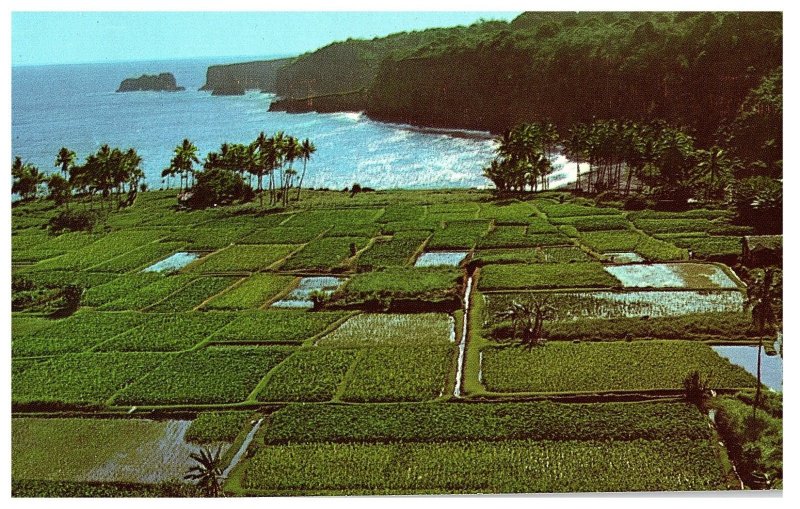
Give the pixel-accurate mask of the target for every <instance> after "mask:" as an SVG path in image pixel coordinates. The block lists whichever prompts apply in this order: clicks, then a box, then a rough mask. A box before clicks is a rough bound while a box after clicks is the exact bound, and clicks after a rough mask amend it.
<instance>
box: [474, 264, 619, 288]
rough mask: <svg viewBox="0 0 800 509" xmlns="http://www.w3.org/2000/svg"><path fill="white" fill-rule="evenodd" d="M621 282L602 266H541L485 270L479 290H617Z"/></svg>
mask: <svg viewBox="0 0 800 509" xmlns="http://www.w3.org/2000/svg"><path fill="white" fill-rule="evenodd" d="M618 286H620V282H619V280H617V279H616V278H615V277H613V276H611V275H610V274H609V273H607V272H606V271H605V270H603V266H602V265H601V264H599V263H592V262H587V263H553V264H547V263H540V264H533V265H523V264H513V265H487V266H486V267H484V268H483V269H481V275H480V279H479V281H478V287H479V288H481V289H483V290H507V289H516V288H530V289H540V288H592V287H597V288H613V287H618Z"/></svg>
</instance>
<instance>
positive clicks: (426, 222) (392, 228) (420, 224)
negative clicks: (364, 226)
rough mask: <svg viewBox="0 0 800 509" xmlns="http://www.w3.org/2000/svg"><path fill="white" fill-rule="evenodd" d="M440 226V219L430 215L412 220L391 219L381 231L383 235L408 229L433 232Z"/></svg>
mask: <svg viewBox="0 0 800 509" xmlns="http://www.w3.org/2000/svg"><path fill="white" fill-rule="evenodd" d="M440 228H442V221H441V220H439V219H437V218H435V217H430V216H425V217H424V218H422V219H417V220H413V221H391V222H388V223H386V224H384V225H383V227H382V228H381V233H382V234H383V235H394V234H396V233H399V232H403V231H409V230H425V231H427V232H429V233H430V232H433V231H434V230H437V229H440Z"/></svg>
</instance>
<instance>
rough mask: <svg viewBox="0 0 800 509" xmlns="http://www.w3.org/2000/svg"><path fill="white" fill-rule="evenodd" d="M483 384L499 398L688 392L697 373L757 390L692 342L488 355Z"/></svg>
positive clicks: (563, 346) (553, 346)
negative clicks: (691, 377)
mask: <svg viewBox="0 0 800 509" xmlns="http://www.w3.org/2000/svg"><path fill="white" fill-rule="evenodd" d="M482 353H483V367H482V381H483V384H484V385H485V387H486V389H487V390H489V391H494V392H503V393H507V392H544V393H553V392H606V391H636V390H653V389H673V390H683V380H684V378H685V377H686V375H687V374H689V373H691V372H692V371H695V370H697V371H700V372H701V373H703V374H704V375H705V376H707V377H708V379H709V381H710V385H711V387H713V388H716V389H721V388H743V387H752V386H753V384H754V383H755V381H754V380H753V377H752V376H751V375H750V374H749V373H747V372H746V371H745V370H744V369H742V368H740V367H739V366H734V365H732V364H731V363H729V362H728V361H727V360H725V359H723V358H722V357H720V356H719V355H717V354H716V353H715V352H714V351H713V350H712V349H711V348H710V347H708V346H707V345H704V344H699V343H692V342H688V341H668V342H667V341H646V342H644V341H638V342H632V343H628V342H615V343H580V344H572V343H564V342H551V343H548V344H547V345H545V346H543V347H539V348H534V349H532V350H527V349H524V348H520V347H508V348H499V349H494V348H493V349H486V350H484V351H483V352H482Z"/></svg>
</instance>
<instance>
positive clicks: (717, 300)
mask: <svg viewBox="0 0 800 509" xmlns="http://www.w3.org/2000/svg"><path fill="white" fill-rule="evenodd" d="M526 298H528V295H526V294H520V293H517V294H515V293H502V294H484V299H485V300H486V304H487V312H488V313H489V315H488V316H492V315H493V314H494V313H496V312H498V311H502V310H503V309H504V308H505V307H507V306H508V305H509V304H510V303H511V301H513V300H518V301H524V300H525V299H526ZM552 303H553V305H554V307H555V312H556V319H557V320H571V319H574V318H618V317H645V316H649V317H662V316H675V315H686V314H694V313H714V312H727V313H733V312H739V313H740V312H742V310H743V308H744V296H743V295H742V293H741V292H735V291H730V290H725V291H713V290H705V291H696V290H674V291H673V290H670V291H635V292H608V291H597V292H555V293H553V299H552Z"/></svg>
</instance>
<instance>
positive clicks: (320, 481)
mask: <svg viewBox="0 0 800 509" xmlns="http://www.w3.org/2000/svg"><path fill="white" fill-rule="evenodd" d="M532 426H535V424H532ZM242 484H243V486H244V487H245V489H257V490H270V491H277V492H292V493H297V492H298V491H299V492H303V491H311V492H323V493H326V492H332V493H337V494H348V493H360V494H386V493H398V492H400V493H416V494H430V493H532V492H545V493H552V492H598V491H600V492H603V491H612V492H620V491H684V490H716V489H724V488H725V478H724V472H723V470H722V468H721V466H720V464H719V462H718V461H717V456H716V449H715V444H713V443H712V442H711V441H709V440H694V441H690V440H680V441H660V440H650V441H645V440H639V441H632V442H587V441H569V442H547V441H529V440H521V441H516V440H515V441H505V442H449V443H445V444H430V443H414V444H406V443H400V444H302V445H283V446H267V447H262V448H260V449H259V450H258V452H257V453H256V454H255V456H254V457H253V459H252V460H251V461H250V462H249V463H248V464H247V467H246V470H245V472H244V478H243V480H242Z"/></svg>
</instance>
